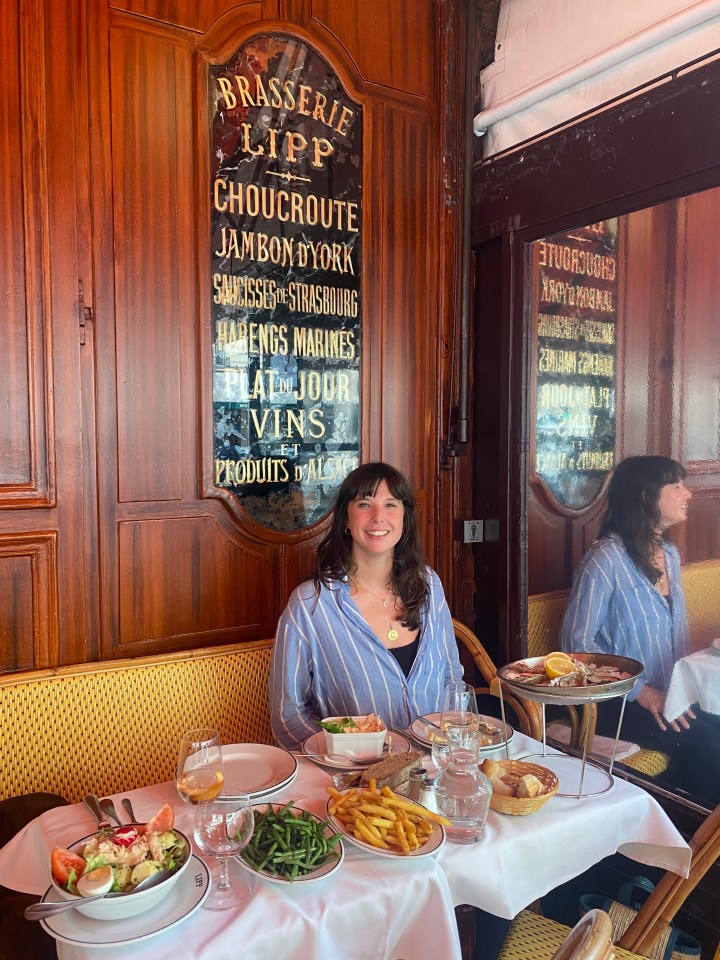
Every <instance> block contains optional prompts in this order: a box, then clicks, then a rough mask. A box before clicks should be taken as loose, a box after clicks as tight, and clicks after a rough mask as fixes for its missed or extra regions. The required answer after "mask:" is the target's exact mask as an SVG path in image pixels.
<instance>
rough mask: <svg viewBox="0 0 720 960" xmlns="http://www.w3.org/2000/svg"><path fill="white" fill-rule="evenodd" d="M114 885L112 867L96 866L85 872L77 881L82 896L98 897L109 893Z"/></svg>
mask: <svg viewBox="0 0 720 960" xmlns="http://www.w3.org/2000/svg"><path fill="white" fill-rule="evenodd" d="M112 885H113V872H112V868H111V867H96V868H95V869H94V870H91V871H90V873H86V874H83V876H82V877H80V879H79V880H78V882H77V889H78V893H79V894H80V896H81V897H98V896H101V895H102V894H103V893H109V892H110V889H111V887H112Z"/></svg>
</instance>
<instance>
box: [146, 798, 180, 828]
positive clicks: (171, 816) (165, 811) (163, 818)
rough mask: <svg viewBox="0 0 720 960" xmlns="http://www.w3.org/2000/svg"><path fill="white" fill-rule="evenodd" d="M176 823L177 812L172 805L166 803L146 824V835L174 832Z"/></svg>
mask: <svg viewBox="0 0 720 960" xmlns="http://www.w3.org/2000/svg"><path fill="white" fill-rule="evenodd" d="M174 823H175V811H174V810H173V808H172V804H171V803H165V804H163V806H162V807H160V809H159V810H158V812H157V813H156V814H155V816H154V817H151V818H150V819H149V820H148V822H147V823H146V824H145V833H165V831H166V830H172V826H173V824H174Z"/></svg>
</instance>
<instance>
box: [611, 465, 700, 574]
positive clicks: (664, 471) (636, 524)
mask: <svg viewBox="0 0 720 960" xmlns="http://www.w3.org/2000/svg"><path fill="white" fill-rule="evenodd" d="M684 478H685V467H683V465H682V464H681V463H678V461H677V460H672V459H671V458H670V457H656V456H643V457H626V458H625V459H624V460H621V461H620V463H619V464H618V465H617V467H615V472H614V473H613V475H612V478H611V479H610V484H609V486H608V500H607V509H606V511H605V516H604V517H603V521H602V525H601V527H600V536H601V537H605V536H607V535H608V533H617V534H619V536H620V537H622V541H623V544H624V545H625V549H626V550H627V552H628V556H629V557H630V559H631V560H632V561H633V563H634V564H635V565H636V566H637V567H639V568H640V569H641V570H642V572H643V573H644V574H645V575H646V577H647V578H648V579H649V580H650V582H651V583H653V584H654V583H657V582H658V580H659V579H660V577H661V576H662V572H661V571H660V570H658V568H657V567H656V566H654V564H653V562H652V558H653V554H654V552H655V549H656V547H657V546H658V544H659V543H660V540H661V539H663V537H664V536H665V535H664V534H663V537H659V536H658V533H657V530H658V526H659V524H660V508H659V506H658V500H659V499H660V491H661V489H662V488H663V487H664V486H666V484H668V483H678V482H679V481H680V480H683V479H684Z"/></svg>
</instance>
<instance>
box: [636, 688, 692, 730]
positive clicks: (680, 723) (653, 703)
mask: <svg viewBox="0 0 720 960" xmlns="http://www.w3.org/2000/svg"><path fill="white" fill-rule="evenodd" d="M635 703H639V704H640V706H641V707H644V708H645V709H646V710H647V711H648V712H649V713H651V714H652V715H653V717H655V723H657V725H658V726H659V727H660V729H661V730H667V727H666V726H665V723H664V722H663V715H662V714H663V710H664V709H665V694H664V693H663V692H662V690H656V689H655V688H654V687H649V686H648V685H647V684H646V685H645V686H644V687H643V688H642V690H641V691H640V693H639V694H638V695H637V698H636V700H635ZM694 719H695V714H694V713H693V712H692V710H690V709H689V708H688V709H687V710H686V711H685V712H684V713H681V714H680V716H679V717H677V718H676V719H675V720H668V721H667V722H668V723H669V724H670V726H671V727H672V729H673V730H674V731H675V733H680V730H681V729H683V730H689V729H690V723H689V722H688V721H689V720H694Z"/></svg>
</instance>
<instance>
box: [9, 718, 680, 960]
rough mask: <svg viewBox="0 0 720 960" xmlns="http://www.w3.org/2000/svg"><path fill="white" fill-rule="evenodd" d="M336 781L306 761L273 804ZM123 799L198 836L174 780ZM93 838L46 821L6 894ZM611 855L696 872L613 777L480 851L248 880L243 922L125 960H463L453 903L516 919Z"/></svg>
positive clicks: (229, 920) (211, 924) (91, 959)
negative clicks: (161, 813)
mask: <svg viewBox="0 0 720 960" xmlns="http://www.w3.org/2000/svg"><path fill="white" fill-rule="evenodd" d="M540 749H541V746H540V744H537V743H536V742H535V741H533V740H530V739H528V738H527V737H524V736H522V735H521V734H516V735H515V738H514V740H513V742H512V750H511V755H512V756H515V757H517V756H521V755H523V754H526V753H534V752H537V751H538V750H540ZM534 762H542V761H541V760H537V759H536V760H535V761H534ZM330 782H331V779H330V775H329V773H328V772H327V771H325V770H323V769H322V768H320V767H318V766H316V765H314V764H313V763H312V762H311V761H309V760H306V759H303V760H302V761H301V763H300V772H299V774H298V777H297V779H296V780H295V782H294V783H293V784H292V785H291V786H290V787H288V788H286V789H285V790H283V791H281V792H279V793H278V794H277V795H276V797H277V799H291V798H292V799H293V800H295V801H296V802H298V803H299V804H300V805H302V806H305V807H307V808H308V809H310V810H312V811H313V812H315V813H323V811H324V809H325V802H326V793H325V788H326V787H327V786H328V784H330ZM128 796H130V798H131V800H132V801H133V805H134V807H135V810H136V813H137V815H138V816H139V817H141V818H142V817H148V816H150V815H152V813H154V812H155V810H156V809H157V808H158V807H159V806H160V804H161V803H162V802H164V800H166V799H172V800H173V803H174V807H175V811H176V822H177V826H178V827H179V829H181V830H183V831H184V832H186V833H189V834H191V833H192V817H193V810H192V808H190V807H188V806H186V805H185V804H183V803H181V802H180V801H179V800H178V799H177V795H176V794H175V790H174V786H173V784H172V783H169V784H159V785H157V786H153V787H146V788H144V789H142V790H135V791H131V792H129V793H128ZM116 806H118V804H117V803H116ZM118 809H121V808H120V807H119V806H118ZM92 828H93V822H92V818H91V817H90V814H89V813H88V812H87V810H86V809H85V807H84V806H82V805H76V806H72V807H59V808H56V809H54V810H50V811H48V812H47V813H45V814H43V815H42V816H41V817H38V818H37V820H34V821H33V822H32V824H30V825H29V826H28V827H26V828H25V830H23V831H22V832H21V833H20V834H18V836H17V837H15V838H14V839H13V840H12V841H11V842H10V843H9V844H7V845H6V846H5V847H4V848H3V849H2V850H0V883H2V884H3V885H5V886H7V887H10V888H11V889H15V890H21V891H24V892H28V893H37V894H42V893H43V892H44V890H45V889H46V888H47V885H48V883H49V879H50V873H49V851H50V849H51V848H52V847H53V846H55V845H58V846H67V845H68V843H69V842H72V841H73V840H75V839H77V838H78V837H81V836H83V835H85V834H86V833H89V832H92ZM616 851H619V852H621V853H624V854H626V855H627V856H629V857H631V858H633V859H635V860H638V861H639V862H641V863H647V864H652V865H654V866H659V867H663V868H666V869H670V870H672V871H674V872H675V873H678V874H680V875H683V876H686V875H687V871H688V867H689V864H690V849H689V847H688V846H687V844H686V843H685V841H684V840H683V839H682V837H681V836H680V834H679V833H678V832H677V830H676V829H675V827H674V826H673V825H672V823H671V822H670V820H669V819H668V817H667V816H666V814H665V813H664V811H663V810H662V809H661V807H660V806H659V805H658V804H657V803H656V801H655V800H654V799H653V798H652V797H650V795H649V794H647V793H646V792H645V791H643V790H641V789H640V788H638V787H635V786H633V785H632V784H629V783H626V782H624V781H622V780H616V781H615V783H614V784H613V786H612V788H611V789H610V790H609V791H608V792H607V793H605V794H603V795H602V796H598V797H584V798H582V799H581V800H577V799H569V798H561V797H553V798H552V799H551V800H550V801H549V802H548V804H547V805H546V806H545V807H544V808H543V809H542V810H541V811H539V812H538V813H535V814H533V815H531V816H529V817H510V816H504V815H501V814H497V813H495V812H493V811H491V813H490V817H489V820H488V826H487V830H486V833H485V836H484V837H483V839H482V840H481V841H480V842H479V843H477V844H473V845H470V846H458V845H454V844H450V843H446V844H445V846H444V847H443V848H442V849H441V850H440V851H439V853H438V854H437V856H436V857H434V858H433V857H431V858H427V859H424V860H420V861H415V862H407V861H397V862H396V861H390V860H388V859H386V858H380V857H377V856H375V855H374V854H372V853H369V852H365V851H364V850H360V849H358V848H357V847H355V846H353V845H351V844H349V843H347V844H346V854H345V862H344V863H343V865H342V867H341V868H340V869H339V870H338V871H337V872H336V873H335V874H333V876H332V877H331V878H328V880H327V881H326V882H321V883H317V884H310V885H308V886H306V887H305V888H299V887H297V888H295V887H290V886H285V885H283V886H279V885H277V884H271V883H269V882H266V881H263V880H260V879H259V878H253V882H254V884H255V886H254V893H253V897H252V901H251V903H250V904H249V906H247V907H246V908H245V909H243V910H242V911H241V912H240V913H237V914H236V913H234V912H232V911H229V912H225V913H220V914H218V913H215V912H210V911H206V910H203V909H202V908H201V909H200V910H198V911H196V913H195V914H193V916H191V917H189V918H188V919H187V920H186V921H184V922H183V923H182V924H181V925H180V926H179V927H175V928H173V929H172V930H170V931H168V932H167V933H166V934H160V935H158V936H156V937H153V938H152V939H151V940H148V941H146V942H143V943H137V944H133V945H132V956H133V960H144V958H147V960H166V958H167V960H205V958H207V960H211V958H212V960H222V958H225V957H227V958H228V960H229V958H233V960H234V958H236V957H238V956H242V958H243V960H266V958H268V957H273V958H278V960H282V958H288V960H289V958H293V960H294V958H298V957H302V958H303V960H327V958H328V957H342V958H343V960H400V958H402V960H425V958H427V960H436V958H438V957H442V958H443V960H453V958H459V957H460V947H459V942H458V936H457V930H456V926H455V918H454V910H453V906H454V905H458V904H462V903H470V904H473V905H474V906H477V907H481V908H482V909H484V910H487V911H488V912H490V913H493V914H495V915H496V916H500V917H505V918H511V917H513V916H515V915H516V914H517V913H518V912H519V911H520V910H521V909H522V908H523V907H525V906H527V905H528V904H529V903H531V902H532V901H533V900H535V899H537V898H538V897H540V896H542V895H544V894H545V893H547V892H548V891H549V890H552V889H553V888H554V887H556V886H558V885H559V884H561V883H563V882H565V881H566V880H569V879H570V878H572V877H574V876H577V874H579V873H581V872H582V871H584V870H586V869H587V868H588V867H590V866H592V865H593V864H595V863H597V862H598V861H599V860H602V859H603V858H604V857H606V856H609V855H610V854H612V853H615V852H616ZM127 954H128V948H123V949H120V948H104V949H102V950H100V949H94V950H93V949H90V948H77V947H72V946H69V945H68V944H65V943H58V955H59V956H60V957H61V958H63V960H70V958H71V960H116V958H117V960H120V957H121V956H122V958H123V960H127Z"/></svg>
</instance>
